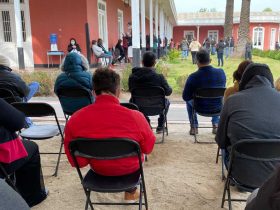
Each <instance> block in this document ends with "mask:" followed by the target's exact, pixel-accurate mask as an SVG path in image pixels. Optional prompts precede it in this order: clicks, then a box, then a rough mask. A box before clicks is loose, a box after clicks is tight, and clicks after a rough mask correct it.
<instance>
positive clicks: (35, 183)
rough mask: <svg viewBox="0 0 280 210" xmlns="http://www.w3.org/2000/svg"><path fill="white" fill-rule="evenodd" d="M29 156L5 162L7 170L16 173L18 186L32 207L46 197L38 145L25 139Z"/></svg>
mask: <svg viewBox="0 0 280 210" xmlns="http://www.w3.org/2000/svg"><path fill="white" fill-rule="evenodd" d="M22 142H23V145H24V147H25V149H26V151H27V153H28V156H27V157H25V158H22V159H19V160H16V161H14V162H12V163H10V164H3V165H4V168H5V169H6V170H7V172H8V173H9V174H10V173H15V178H16V187H17V189H18V191H19V193H20V194H21V196H22V197H23V198H24V200H25V201H26V203H27V204H28V205H29V206H30V207H32V206H35V205H36V204H38V203H40V202H41V201H42V200H44V199H45V198H46V192H45V185H44V180H43V176H42V170H41V160H40V154H39V149H38V145H37V144H36V143H34V142H32V141H27V140H24V141H22Z"/></svg>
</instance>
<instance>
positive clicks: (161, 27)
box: [159, 9, 164, 40]
mask: <svg viewBox="0 0 280 210" xmlns="http://www.w3.org/2000/svg"><path fill="white" fill-rule="evenodd" d="M163 15H164V14H163V10H162V9H160V13H159V20H160V22H159V30H160V38H161V40H163V38H164V37H163V36H164V16H163Z"/></svg>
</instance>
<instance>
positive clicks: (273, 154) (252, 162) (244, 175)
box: [221, 139, 280, 210]
mask: <svg viewBox="0 0 280 210" xmlns="http://www.w3.org/2000/svg"><path fill="white" fill-rule="evenodd" d="M245 161H246V163H245V164H244V162H245ZM279 163H280V139H246V140H240V141H239V142H237V143H236V144H234V145H233V146H232V149H231V157H230V163H229V169H228V175H227V179H226V182H225V186H224V192H223V198H222V205H221V207H222V208H223V207H224V203H225V201H228V206H229V210H231V209H232V204H231V202H234V201H238V202H245V201H246V199H232V198H231V192H230V185H231V184H234V185H236V186H237V187H238V188H240V189H242V190H243V191H246V192H252V191H254V190H255V189H256V188H259V187H260V186H261V185H262V184H263V183H264V182H265V181H266V179H268V178H269V177H270V175H271V174H272V173H273V171H274V170H275V169H276V167H277V165H278V164H279ZM226 194H227V196H228V199H225V196H226Z"/></svg>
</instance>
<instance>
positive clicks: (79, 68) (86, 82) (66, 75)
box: [54, 52, 94, 112]
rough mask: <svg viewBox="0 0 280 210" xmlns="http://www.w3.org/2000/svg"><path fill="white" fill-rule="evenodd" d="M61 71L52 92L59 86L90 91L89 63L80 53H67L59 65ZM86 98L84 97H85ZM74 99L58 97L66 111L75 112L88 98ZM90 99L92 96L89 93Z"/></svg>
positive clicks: (92, 99)
mask: <svg viewBox="0 0 280 210" xmlns="http://www.w3.org/2000/svg"><path fill="white" fill-rule="evenodd" d="M61 70H62V73H61V74H60V75H59V76H58V77H57V79H56V81H55V86H54V92H55V93H56V94H57V91H58V90H59V89H60V88H69V91H70V89H71V88H82V89H86V90H88V91H90V92H92V86H93V85H92V74H91V73H89V72H88V70H89V63H88V61H87V59H86V58H85V57H84V56H83V55H82V54H78V53H75V52H72V53H69V54H68V55H67V56H66V57H65V59H64V61H63V62H62V65H61ZM85 100H86V99H85ZM85 100H83V99H82V100H76V99H74V98H73V99H72V98H60V102H61V105H62V108H63V110H64V112H65V111H67V112H75V111H77V110H79V109H80V108H82V107H84V106H85V105H87V104H88V100H87V101H85ZM91 101H92V102H93V101H94V97H93V95H92V94H91Z"/></svg>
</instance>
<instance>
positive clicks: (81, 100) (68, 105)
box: [56, 87, 93, 115]
mask: <svg viewBox="0 0 280 210" xmlns="http://www.w3.org/2000/svg"><path fill="white" fill-rule="evenodd" d="M56 94H57V97H58V99H59V101H60V104H61V107H62V110H63V112H64V113H65V114H66V115H72V114H74V113H75V112H76V111H78V110H79V109H81V108H83V107H85V106H88V105H90V104H92V103H93V97H92V93H91V92H90V91H89V90H87V89H85V88H80V87H76V88H74V87H73V88H59V89H58V90H57V91H56Z"/></svg>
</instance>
